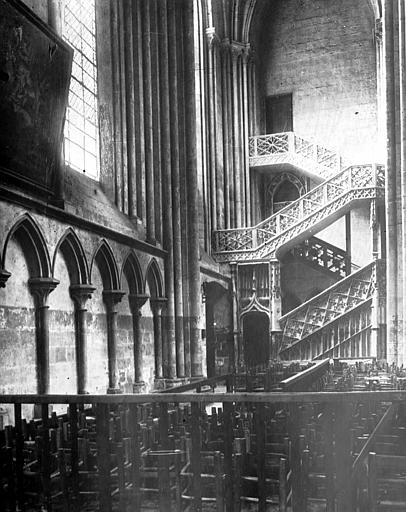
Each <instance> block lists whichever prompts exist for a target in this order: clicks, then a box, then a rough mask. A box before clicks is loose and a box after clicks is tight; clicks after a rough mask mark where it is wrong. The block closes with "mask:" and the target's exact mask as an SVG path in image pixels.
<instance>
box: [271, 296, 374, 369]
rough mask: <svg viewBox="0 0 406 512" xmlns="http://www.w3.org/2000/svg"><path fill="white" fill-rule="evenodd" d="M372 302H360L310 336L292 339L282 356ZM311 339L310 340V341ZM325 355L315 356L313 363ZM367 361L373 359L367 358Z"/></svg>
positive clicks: (309, 334)
mask: <svg viewBox="0 0 406 512" xmlns="http://www.w3.org/2000/svg"><path fill="white" fill-rule="evenodd" d="M371 302H372V297H369V298H368V299H365V300H364V301H362V302H360V303H359V304H357V305H356V306H354V307H352V308H351V309H348V310H347V311H345V312H344V313H341V314H340V315H339V316H336V317H335V318H333V319H331V320H329V321H328V322H326V323H325V324H323V325H321V326H320V327H319V328H318V329H315V330H314V331H312V332H309V333H308V334H306V335H304V336H303V337H301V338H295V339H293V338H292V339H291V342H290V343H289V345H288V344H286V345H285V346H282V347H281V348H280V350H279V353H280V354H281V353H283V352H285V351H288V350H290V349H294V348H296V347H297V346H298V345H299V344H300V343H302V342H303V341H304V340H307V341H308V342H311V338H312V337H313V336H317V335H318V334H319V333H320V331H321V330H322V329H332V328H333V327H334V326H335V325H336V324H338V323H339V322H340V321H342V320H343V319H345V318H346V317H347V316H349V315H353V314H354V312H356V311H358V310H360V309H361V308H363V307H365V306H366V305H369V304H370V303H371ZM370 327H371V325H367V326H365V327H364V329H369V328H370ZM357 334H359V333H358V332H356V333H355V335H357ZM309 338H310V340H309ZM331 350H332V347H330V348H328V349H327V350H326V351H325V352H330V351H331ZM323 355H324V352H323V353H321V354H318V355H316V356H313V361H314V360H319V359H318V358H319V357H322V356H323ZM323 359H324V358H323ZM342 359H351V358H350V357H343V358H342ZM354 359H363V357H354ZM365 359H371V358H370V357H367V358H365Z"/></svg>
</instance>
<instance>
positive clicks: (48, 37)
mask: <svg viewBox="0 0 406 512" xmlns="http://www.w3.org/2000/svg"><path fill="white" fill-rule="evenodd" d="M72 55H73V50H72V49H71V48H70V47H69V46H68V45H67V44H66V43H65V42H64V41H63V40H62V39H60V38H59V37H58V36H57V35H56V34H55V33H54V32H53V31H52V30H51V29H50V28H49V27H48V26H47V25H46V24H45V23H43V22H42V21H41V20H40V19H39V18H38V17H37V16H36V15H35V14H34V13H33V12H32V11H30V10H29V9H28V8H27V7H26V6H25V5H24V4H23V3H22V2H20V1H16V0H0V123H1V125H0V169H1V181H2V182H3V183H4V182H5V181H10V180H13V181H15V182H17V183H18V184H19V185H23V186H24V187H27V186H28V187H30V188H31V189H35V190H37V191H40V192H43V193H45V194H47V195H48V196H50V195H51V196H52V194H53V191H54V187H55V180H56V175H57V174H58V173H57V170H58V167H59V166H60V165H61V150H62V135H63V123H64V116H65V109H66V105H67V100H68V92H69V80H70V73H71V65H72Z"/></svg>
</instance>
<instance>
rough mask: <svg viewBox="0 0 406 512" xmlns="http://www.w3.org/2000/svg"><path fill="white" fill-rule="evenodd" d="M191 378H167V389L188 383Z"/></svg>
mask: <svg viewBox="0 0 406 512" xmlns="http://www.w3.org/2000/svg"><path fill="white" fill-rule="evenodd" d="M188 383H189V379H188V378H187V377H184V378H175V379H165V389H170V388H174V387H176V386H183V384H188Z"/></svg>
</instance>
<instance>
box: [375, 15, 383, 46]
mask: <svg viewBox="0 0 406 512" xmlns="http://www.w3.org/2000/svg"><path fill="white" fill-rule="evenodd" d="M382 34H383V30H382V18H378V19H377V20H375V41H376V42H377V43H382Z"/></svg>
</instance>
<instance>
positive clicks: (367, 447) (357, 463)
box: [352, 403, 397, 478]
mask: <svg viewBox="0 0 406 512" xmlns="http://www.w3.org/2000/svg"><path fill="white" fill-rule="evenodd" d="M396 408H397V404H396V403H393V404H391V405H390V407H389V408H388V409H387V411H385V414H384V415H383V416H382V418H381V419H380V420H379V423H378V424H377V426H376V427H375V428H374V430H373V431H372V433H371V435H370V436H369V437H368V439H367V442H366V443H365V444H364V446H363V447H362V449H361V451H360V452H359V454H358V457H357V458H356V459H355V460H354V462H353V465H352V477H353V478H354V477H355V476H357V474H358V473H359V470H360V468H361V466H362V463H363V461H364V460H365V458H366V457H367V455H368V453H369V452H370V451H371V448H372V446H373V445H374V443H375V440H376V438H377V436H378V435H380V434H381V432H382V431H383V430H384V428H385V427H386V426H387V425H388V424H389V423H390V422H391V421H392V418H393V415H394V414H395V410H396Z"/></svg>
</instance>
